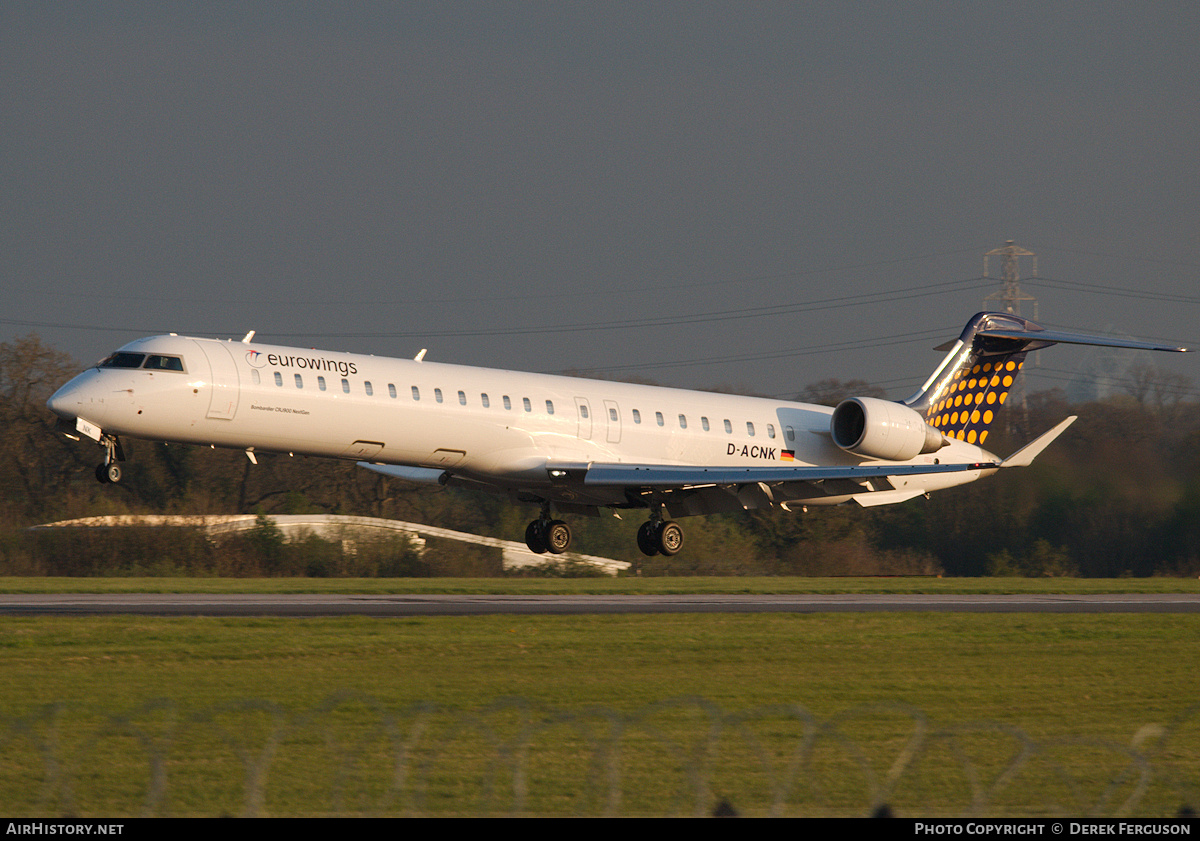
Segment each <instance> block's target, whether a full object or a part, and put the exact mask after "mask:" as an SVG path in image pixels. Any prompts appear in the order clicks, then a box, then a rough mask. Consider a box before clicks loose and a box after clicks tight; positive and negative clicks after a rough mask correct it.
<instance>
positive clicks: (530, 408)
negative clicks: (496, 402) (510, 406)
mask: <svg viewBox="0 0 1200 841" xmlns="http://www.w3.org/2000/svg"><path fill="white" fill-rule="evenodd" d="M521 402H522V403H523V404H524V405H525V411H526V412H532V411H533V405H532V404H531V403H530V402H529V398H528V397H522V398H521Z"/></svg>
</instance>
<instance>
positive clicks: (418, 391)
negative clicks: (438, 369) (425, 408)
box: [412, 385, 421, 400]
mask: <svg viewBox="0 0 1200 841" xmlns="http://www.w3.org/2000/svg"><path fill="white" fill-rule="evenodd" d="M412 393H413V400H420V399H421V389H419V388H417V387H416V386H415V385H414V386H413V387H412Z"/></svg>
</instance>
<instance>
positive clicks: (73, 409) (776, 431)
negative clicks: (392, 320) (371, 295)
mask: <svg viewBox="0 0 1200 841" xmlns="http://www.w3.org/2000/svg"><path fill="white" fill-rule="evenodd" d="M121 354H126V355H128V356H127V357H123V358H117V359H116V362H117V363H118V365H114V364H113V363H112V362H108V364H106V365H101V366H99V367H95V368H91V369H89V370H87V371H85V372H83V373H82V374H80V375H79V376H78V377H76V378H75V379H73V380H72V381H71V382H70V383H68V384H67V385H65V386H64V387H63V388H62V389H61V390H60V391H59V392H58V393H57V394H56V395H55V396H54V397H53V398H52V399H51V401H50V406H51V408H52V409H53V410H54V411H55V413H57V414H58V415H60V416H62V417H64V418H69V419H72V420H74V419H76V418H82V419H84V420H85V421H86V422H87V423H89V424H92V425H94V426H95V427H98V428H99V429H101V430H103V432H104V433H105V434H109V435H114V436H116V435H120V436H130V437H134V438H142V439H148V440H155V441H170V442H179V443H187V444H199V445H212V446H217V447H227V448H236V449H251V450H252V451H254V452H282V453H294V454H298V455H307V456H321V457H329V458H340V459H351V460H354V461H360V462H369V463H375V464H385V465H405V466H410V467H415V468H421V469H426V470H430V471H445V472H446V474H447V475H453V476H454V477H456V478H457V479H460V480H464V481H470V482H477V483H480V485H482V486H485V487H488V488H490V489H496V490H508V491H513V492H517V493H526V494H529V495H533V496H537V497H540V498H545V499H552V500H554V501H556V502H557V503H568V504H571V505H577V506H578V505H582V506H606V505H627V504H630V498H629V494H628V493H626V492H625V491H621V490H617V489H612V488H583V487H574V486H571V487H567V486H560V484H559V483H556V482H554V481H552V480H551V479H550V478H548V468H553V466H554V465H556V464H561V465H580V464H583V465H587V464H592V463H601V464H618V463H636V464H660V465H697V464H699V465H723V466H730V467H736V466H742V465H747V466H754V465H768V464H771V465H780V466H785V465H795V466H803V465H857V464H861V463H863V462H864V459H863V458H861V457H859V456H856V455H853V454H851V453H848V452H846V451H844V450H842V449H840V448H839V447H838V446H836V445H835V444H834V443H833V441H832V440H831V438H830V432H829V430H830V416H831V414H832V413H833V409H832V408H829V407H825V406H816V405H809V404H803V403H795V402H788V401H780V400H770V399H763V398H756V397H746V396H740V395H729V394H718V393H712V392H702V391H688V390H682V389H673V388H663V387H656V386H646V385H638V384H630V383H618V382H610V381H606V380H591V379H583V378H576V377H564V376H552V375H545V374H531V373H523V372H517V371H502V370H494V369H487V368H476V367H469V366H462V365H449V364H443V363H436V362H426V361H415V360H404V359H391V358H386V357H376V356H366V355H360V354H350V353H337V352H331V351H319V350H304V349H300V348H289V347H279V346H272V345H264V344H260V343H242V342H233V341H218V340H213V339H197V338H187V337H182V336H175V335H169V336H155V337H151V338H145V339H139V340H137V341H134V342H131V343H129V344H127V345H125V346H124V347H122V348H121V349H120V350H119V351H118V352H117V354H114V356H113V357H110V358H109V359H110V360H114V358H116V357H119V356H120V355H121ZM139 359H140V360H143V361H142V363H141V366H139V367H133V365H134V363H135V362H137V361H138V360H139ZM147 359H153V360H155V364H156V366H157V367H154V368H147V367H144V366H145V365H146V364H149V363H147V362H145V360H147ZM163 360H166V362H163ZM172 360H178V362H177V363H176V362H173V361H172ZM168 363H169V364H168ZM120 365H128V366H130V367H120ZM934 459H938V460H941V461H942V462H947V461H957V462H984V461H994V460H995V457H994V456H992V455H991V454H990V453H988V452H986V451H985V450H983V449H981V448H980V447H977V446H974V445H971V444H967V443H965V442H962V441H950V442H948V444H947V446H946V448H944V449H942V450H941V451H939V452H938V453H936V454H934V455H929V454H926V455H920V456H918V457H916V458H914V459H911V460H909V461H906V462H898V463H902V464H920V463H932V462H933V460H934ZM977 476H978V473H954V474H928V475H917V476H911V477H908V478H906V479H905V480H904V485H903V488H902V490H903V492H904V493H905V495H906V496H913V495H917V494H919V493H924V492H927V491H932V490H936V489H940V488H944V487H949V486H951V485H957V484H961V483H963V482H967V481H971V480H972V479H974V478H977ZM897 490H901V489H900V488H896V487H890V486H889V487H887V488H878V487H873V486H870V485H862V486H857V485H856V486H847V487H842V488H840V490H839V489H838V488H836V487H826V488H823V489H821V488H818V489H813V488H808V489H805V490H803V492H801V491H800V490H794V491H793V493H792V494H790V495H789V496H790V497H791V498H792V499H793V500H794V501H803V502H804V503H805V504H814V505H815V504H837V503H840V502H845V501H847V500H848V499H851V498H858V497H860V496H861V495H863V494H866V493H873V492H885V493H888V492H890V493H895V492H896V491H897ZM860 501H861V500H860ZM738 507H740V508H745V507H755V506H753V505H749V506H748V505H746V504H745V500H742V502H741V503H739V505H738ZM712 510H715V509H713V508H712V506H711V505H707V506H701V507H700V510H695V511H693V510H690V509H689V508H687V507H685V509H684V510H679V511H678V514H679V515H682V514H689V513H710V512H711V511H712ZM725 510H733V509H731V508H727V509H725Z"/></svg>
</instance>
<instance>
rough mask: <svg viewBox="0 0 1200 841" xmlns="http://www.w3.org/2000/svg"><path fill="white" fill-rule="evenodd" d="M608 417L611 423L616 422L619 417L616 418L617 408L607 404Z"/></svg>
mask: <svg viewBox="0 0 1200 841" xmlns="http://www.w3.org/2000/svg"><path fill="white" fill-rule="evenodd" d="M608 419H609V420H610V421H612V422H613V423H616V422H617V420H619V419H618V418H617V410H616V409H614V408H613V407H612V406H609V407H608Z"/></svg>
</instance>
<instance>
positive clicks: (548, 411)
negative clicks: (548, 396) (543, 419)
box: [546, 400, 554, 415]
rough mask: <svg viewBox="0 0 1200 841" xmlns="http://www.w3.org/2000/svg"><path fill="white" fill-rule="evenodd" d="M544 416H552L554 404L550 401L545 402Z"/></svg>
mask: <svg viewBox="0 0 1200 841" xmlns="http://www.w3.org/2000/svg"><path fill="white" fill-rule="evenodd" d="M546 414H548V415H552V414H554V402H553V401H551V400H547V401H546Z"/></svg>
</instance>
